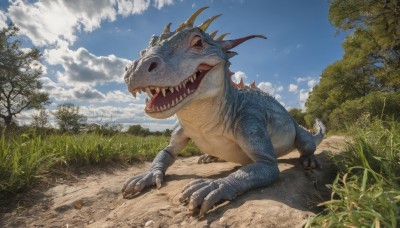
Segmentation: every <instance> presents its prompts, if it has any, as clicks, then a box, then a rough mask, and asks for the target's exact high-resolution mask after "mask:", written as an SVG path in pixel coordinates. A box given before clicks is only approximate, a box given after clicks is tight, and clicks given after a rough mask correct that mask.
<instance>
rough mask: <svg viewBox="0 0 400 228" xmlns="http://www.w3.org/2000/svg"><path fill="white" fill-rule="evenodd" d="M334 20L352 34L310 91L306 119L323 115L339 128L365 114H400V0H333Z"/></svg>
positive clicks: (330, 124)
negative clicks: (340, 56)
mask: <svg viewBox="0 0 400 228" xmlns="http://www.w3.org/2000/svg"><path fill="white" fill-rule="evenodd" d="M329 20H330V22H331V23H332V24H333V25H334V26H336V27H337V29H338V31H344V32H346V33H347V34H348V36H347V37H346V39H345V40H344V42H343V44H342V45H343V49H344V51H345V54H344V56H343V57H342V59H341V60H339V61H337V62H335V63H333V64H331V65H329V66H328V67H327V68H326V69H325V70H324V72H323V73H322V74H321V80H320V84H319V85H318V86H316V87H315V88H314V89H313V91H312V92H311V93H310V96H309V99H308V100H307V102H306V107H307V114H306V117H305V119H306V122H307V123H308V124H310V123H312V121H314V119H315V118H316V117H318V118H321V119H322V120H323V121H324V122H326V123H327V124H328V127H329V128H336V129H338V128H342V127H343V126H345V124H347V123H351V122H354V121H356V120H357V119H358V118H359V117H360V115H361V114H363V113H368V114H369V115H372V116H382V117H385V116H389V117H390V118H392V117H395V118H399V117H400V112H399V110H400V105H399V102H398V101H396V98H397V97H400V91H399V87H400V3H399V2H398V1H394V0H386V1H374V0H366V1H353V0H351V1H347V0H332V1H331V2H330V9H329ZM382 114H383V115H382Z"/></svg>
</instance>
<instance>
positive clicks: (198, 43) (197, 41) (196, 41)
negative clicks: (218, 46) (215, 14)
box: [190, 36, 203, 49]
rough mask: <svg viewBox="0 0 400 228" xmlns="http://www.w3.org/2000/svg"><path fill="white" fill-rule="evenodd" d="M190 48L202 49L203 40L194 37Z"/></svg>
mask: <svg viewBox="0 0 400 228" xmlns="http://www.w3.org/2000/svg"><path fill="white" fill-rule="evenodd" d="M190 46H191V47H192V48H196V49H201V48H203V40H202V39H201V37H200V36H194V37H193V38H192V40H191V41H190Z"/></svg>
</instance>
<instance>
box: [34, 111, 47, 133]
mask: <svg viewBox="0 0 400 228" xmlns="http://www.w3.org/2000/svg"><path fill="white" fill-rule="evenodd" d="M48 118H49V115H48V114H47V112H46V110H44V109H41V110H40V112H39V113H38V114H34V115H32V124H31V125H32V126H33V127H35V128H40V129H43V128H46V127H48V125H49V120H48Z"/></svg>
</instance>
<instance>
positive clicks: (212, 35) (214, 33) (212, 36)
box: [210, 30, 218, 39]
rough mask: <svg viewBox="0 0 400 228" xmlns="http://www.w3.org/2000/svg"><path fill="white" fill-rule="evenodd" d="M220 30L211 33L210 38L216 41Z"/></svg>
mask: <svg viewBox="0 0 400 228" xmlns="http://www.w3.org/2000/svg"><path fill="white" fill-rule="evenodd" d="M217 32H218V30H215V31H214V32H212V33H210V37H211V38H213V39H214V37H215V35H217Z"/></svg>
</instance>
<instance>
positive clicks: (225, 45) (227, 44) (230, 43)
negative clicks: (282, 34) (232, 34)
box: [218, 35, 267, 50]
mask: <svg viewBox="0 0 400 228" xmlns="http://www.w3.org/2000/svg"><path fill="white" fill-rule="evenodd" d="M253 38H263V39H267V37H265V36H263V35H251V36H246V37H243V38H239V39H235V40H218V41H220V42H221V48H222V49H224V50H229V49H232V48H234V47H236V46H238V45H239V44H241V43H243V42H245V41H247V40H250V39H253Z"/></svg>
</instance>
